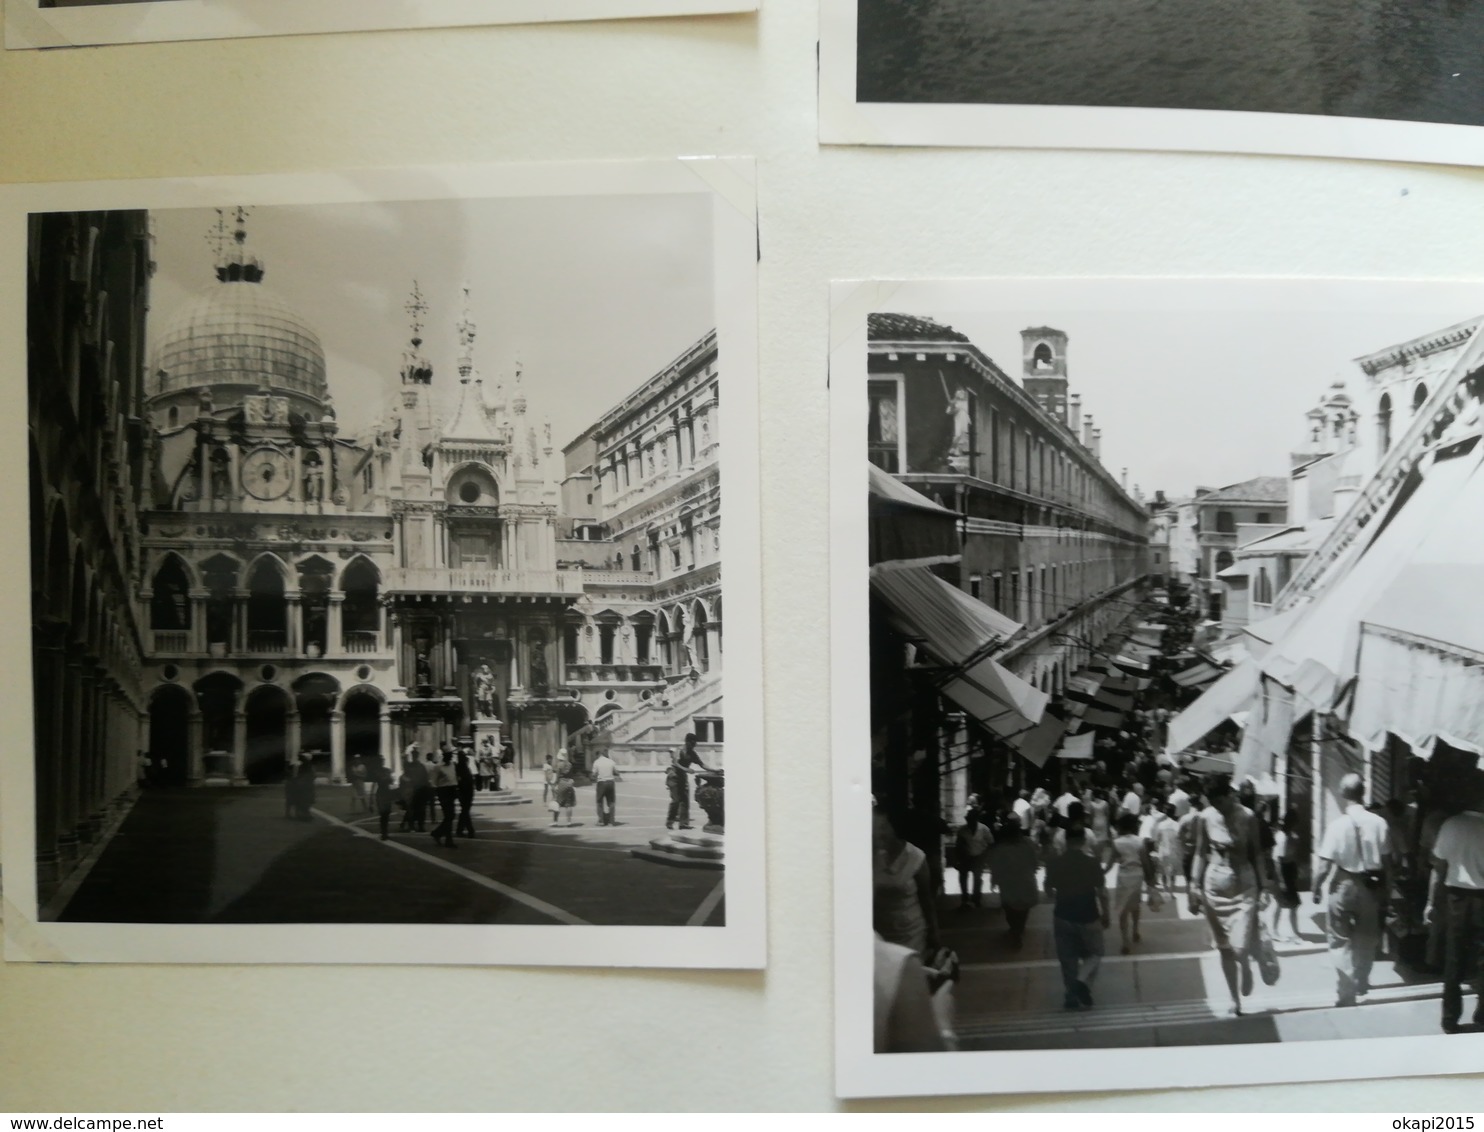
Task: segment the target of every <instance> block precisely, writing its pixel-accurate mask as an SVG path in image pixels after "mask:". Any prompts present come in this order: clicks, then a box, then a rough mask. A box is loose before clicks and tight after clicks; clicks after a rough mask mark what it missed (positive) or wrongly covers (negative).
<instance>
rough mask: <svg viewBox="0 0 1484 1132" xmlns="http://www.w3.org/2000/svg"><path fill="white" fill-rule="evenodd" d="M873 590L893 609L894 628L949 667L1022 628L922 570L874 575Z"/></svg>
mask: <svg viewBox="0 0 1484 1132" xmlns="http://www.w3.org/2000/svg"><path fill="white" fill-rule="evenodd" d="M871 589H872V590H874V591H875V593H876V594H877V596H879V597H880V598H881V599H882V600H883V601H885V602H886V604H887V605H888V606H889V607H890V608H891V611H892V614H893V617H892V625H893V628H895V629H896V630H897V631H898V632H899V633H901V634H902V635H903V636H904V637H906V638H907V639H908V640H910V641H913V642H915V643H918V644H921V645H923V646H924V647H925V648H926V649H927V650H928V652H930V653H931V654H932V656H933V658H934V659H935V660H936V661H937V662H938V663H939V664H940V665H942V666H943V667H945V668H958V667H960V666H962V665H963V664H964V663H966V662H967V661H969V660H970V659H972V658H974V657H977V656H980V655H982V654H984V653H985V652H986V651H987V650H988V649H992V648H993V647H994V646H996V645H998V644H999V643H1000V642H1002V641H1004V640H1005V639H1007V638H1008V637H1010V636H1012V635H1014V633H1015V632H1016V630H1018V629H1019V628H1020V622H1018V621H1012V620H1010V618H1008V617H1006V616H1005V615H1004V614H1003V613H1000V612H999V611H998V610H996V609H994V608H992V607H990V606H988V605H985V604H984V603H983V602H982V601H978V600H976V599H974V598H972V597H970V596H969V595H968V594H966V593H964V592H963V590H960V589H955V588H954V587H953V586H950V585H949V584H948V583H947V582H945V581H944V580H943V579H942V578H940V577H938V576H937V575H936V574H934V573H933V572H932V571H931V570H929V569H927V568H926V567H924V566H908V567H905V568H903V569H900V570H878V571H875V572H873V573H872V575H871Z"/></svg>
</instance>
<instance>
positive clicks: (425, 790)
mask: <svg viewBox="0 0 1484 1132" xmlns="http://www.w3.org/2000/svg"><path fill="white" fill-rule="evenodd" d="M402 773H403V774H405V775H406V776H407V781H408V782H409V783H410V784H411V785H412V798H411V799H410V800H409V802H408V804H407V817H408V820H409V821H410V822H411V823H412V828H413V829H415V830H416V831H417V832H418V833H425V832H427V828H428V827H427V820H428V804H429V803H430V802H431V801H432V798H433V787H432V784H431V782H430V781H429V775H428V767H427V764H425V763H424V762H423V761H422V759H420V758H419V757H418V754H417V745H416V744H413V745H412V746H410V747H408V748H407V758H406V761H405V763H404V765H403V767H402Z"/></svg>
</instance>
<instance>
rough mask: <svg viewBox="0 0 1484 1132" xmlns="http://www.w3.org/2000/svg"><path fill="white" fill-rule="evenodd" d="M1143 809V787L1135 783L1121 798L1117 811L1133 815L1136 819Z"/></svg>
mask: <svg viewBox="0 0 1484 1132" xmlns="http://www.w3.org/2000/svg"><path fill="white" fill-rule="evenodd" d="M1143 808H1144V787H1143V786H1142V785H1140V784H1139V783H1137V782H1135V783H1134V784H1133V785H1132V786H1130V787H1129V788H1128V793H1127V794H1125V795H1124V796H1123V801H1122V802H1121V803H1119V810H1120V812H1121V813H1125V814H1133V815H1134V816H1135V817H1138V816H1139V813H1140V811H1141V810H1143Z"/></svg>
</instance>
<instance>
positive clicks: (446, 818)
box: [429, 748, 459, 849]
mask: <svg viewBox="0 0 1484 1132" xmlns="http://www.w3.org/2000/svg"><path fill="white" fill-rule="evenodd" d="M429 782H430V783H431V786H432V791H433V795H434V797H435V798H436V799H437V801H438V808H439V809H440V810H442V811H443V820H442V821H441V822H439V823H438V824H437V825H436V826H434V827H433V840H434V841H435V842H437V843H438V844H439V845H446V846H447V847H448V848H450V849H457V848H458V846H457V845H455V844H454V842H453V826H454V811H455V809H456V807H457V805H458V800H459V776H458V772H457V771H455V770H454V766H453V752H452V751H450V750H448V749H447V748H444V750H443V761H442V762H440V763H435V764H434V765H433V770H432V772H431V774H430V775H429Z"/></svg>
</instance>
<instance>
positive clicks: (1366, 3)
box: [856, 0, 1484, 125]
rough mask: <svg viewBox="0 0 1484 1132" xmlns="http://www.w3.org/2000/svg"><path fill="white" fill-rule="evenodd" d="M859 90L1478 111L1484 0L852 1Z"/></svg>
mask: <svg viewBox="0 0 1484 1132" xmlns="http://www.w3.org/2000/svg"><path fill="white" fill-rule="evenodd" d="M857 2H858V5H859V17H860V18H859V41H858V44H857V83H856V88H857V93H856V97H857V100H858V101H861V102H899V103H901V102H905V103H1017V104H1035V105H1071V106H1137V107H1176V108H1186V109H1196V110H1258V111H1268V112H1276V113H1290V114H1331V115H1344V116H1347V117H1357V118H1394V119H1406V120H1412V121H1423V122H1449V123H1458V124H1465V125H1484V0H857Z"/></svg>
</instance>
